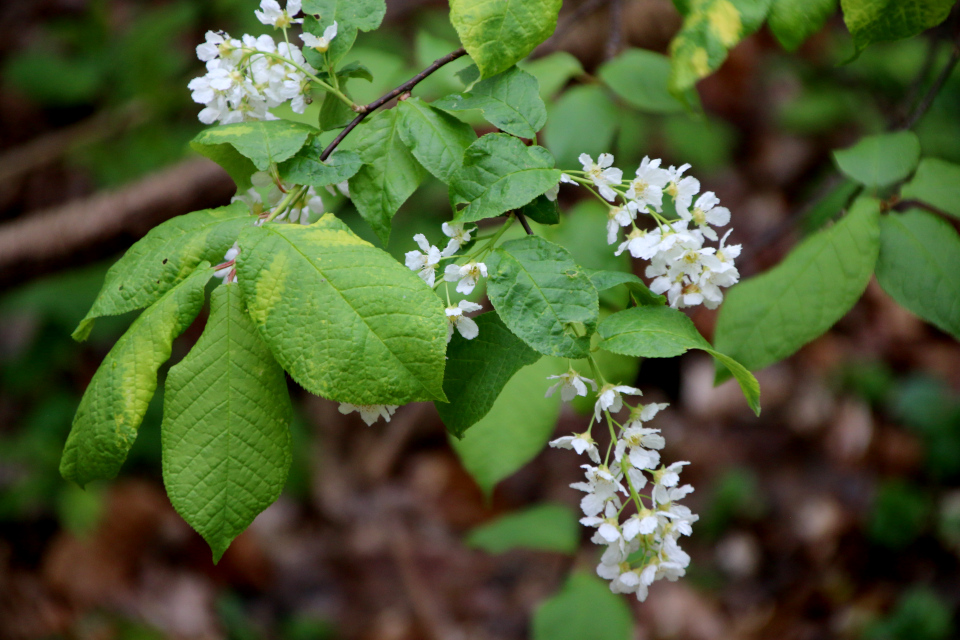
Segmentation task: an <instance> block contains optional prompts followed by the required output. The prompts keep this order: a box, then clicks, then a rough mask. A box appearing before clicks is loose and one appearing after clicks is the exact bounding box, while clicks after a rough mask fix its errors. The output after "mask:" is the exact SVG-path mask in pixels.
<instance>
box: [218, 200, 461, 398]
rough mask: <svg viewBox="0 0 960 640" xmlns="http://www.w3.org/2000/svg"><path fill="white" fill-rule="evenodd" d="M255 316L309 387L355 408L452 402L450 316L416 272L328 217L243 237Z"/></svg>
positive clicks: (247, 295)
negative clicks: (446, 372) (447, 387)
mask: <svg viewBox="0 0 960 640" xmlns="http://www.w3.org/2000/svg"><path fill="white" fill-rule="evenodd" d="M240 249H241V251H240V256H239V257H238V258H237V275H238V279H239V281H240V287H241V289H242V290H243V296H244V299H245V300H246V301H247V304H248V305H249V309H250V315H251V317H252V318H253V321H254V323H255V324H256V325H257V328H258V329H259V330H260V336H261V337H262V338H263V341H264V342H266V343H267V346H269V347H270V350H271V351H273V354H274V355H275V356H276V358H277V360H278V361H279V362H280V364H281V365H282V366H283V368H284V369H286V370H287V371H288V372H289V373H290V375H291V376H292V377H293V379H294V380H296V381H297V382H298V383H299V384H300V385H301V386H302V387H303V388H304V389H306V390H307V391H309V392H311V393H315V394H317V395H322V396H324V397H326V398H330V399H332V400H338V401H340V402H349V403H351V404H405V403H407V402H413V401H417V400H446V397H445V396H444V394H443V367H444V353H445V351H446V343H447V320H446V317H445V315H444V313H443V304H442V303H441V302H440V299H439V298H438V297H437V296H436V295H435V294H434V293H433V291H431V289H430V288H429V287H428V286H427V285H426V284H424V282H423V281H422V280H421V279H420V278H418V277H417V275H416V274H414V273H413V272H412V271H410V270H409V269H407V268H406V267H404V266H403V265H401V264H400V263H398V262H397V261H396V260H394V259H393V258H392V257H391V256H390V255H389V254H387V253H386V252H384V251H381V250H380V249H377V248H375V247H373V246H372V245H370V244H369V243H367V242H364V241H363V240H361V239H360V238H358V237H357V236H356V235H354V234H353V232H351V231H350V229H349V228H348V227H347V226H346V225H345V224H343V223H342V222H340V221H339V220H337V218H336V217H334V216H333V215H331V214H327V215H325V216H323V217H322V218H321V219H320V220H319V221H318V222H316V223H314V224H312V225H309V226H306V227H304V226H300V225H278V224H268V225H265V226H263V227H250V228H248V229H245V230H244V232H243V233H242V234H241V235H240Z"/></svg>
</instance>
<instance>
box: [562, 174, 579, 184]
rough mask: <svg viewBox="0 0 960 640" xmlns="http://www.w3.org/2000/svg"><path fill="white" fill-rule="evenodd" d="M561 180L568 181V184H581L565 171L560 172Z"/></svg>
mask: <svg viewBox="0 0 960 640" xmlns="http://www.w3.org/2000/svg"><path fill="white" fill-rule="evenodd" d="M560 182H565V183H567V184H572V185H573V186H577V185H578V184H580V183H579V182H577V181H576V180H574V179H573V178H571V177H570V176H568V175H567V174H565V173H561V174H560Z"/></svg>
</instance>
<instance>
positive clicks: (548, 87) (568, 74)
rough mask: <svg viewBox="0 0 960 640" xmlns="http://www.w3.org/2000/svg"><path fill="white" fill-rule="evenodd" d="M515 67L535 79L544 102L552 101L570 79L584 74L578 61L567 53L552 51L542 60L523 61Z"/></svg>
mask: <svg viewBox="0 0 960 640" xmlns="http://www.w3.org/2000/svg"><path fill="white" fill-rule="evenodd" d="M517 66H518V67H520V68H521V69H523V70H524V71H526V72H527V73H529V74H530V75H532V76H533V77H534V78H536V79H537V82H539V83H540V97H541V98H543V101H544V102H548V101H550V100H552V99H553V98H554V97H555V96H556V95H557V94H558V93H560V90H561V89H563V88H564V87H565V86H566V84H567V83H568V82H569V81H570V80H571V79H572V78H576V77H579V76H582V75H583V73H584V71H583V65H582V64H580V61H579V60H578V59H577V58H575V57H574V56H573V54H571V53H568V52H567V51H554V52H553V53H551V54H549V55H546V56H543V57H542V58H537V59H535V60H523V61H521V62H518V63H517Z"/></svg>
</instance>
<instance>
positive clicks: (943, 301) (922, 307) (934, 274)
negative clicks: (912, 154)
mask: <svg viewBox="0 0 960 640" xmlns="http://www.w3.org/2000/svg"><path fill="white" fill-rule="evenodd" d="M877 281H878V282H879V283H880V286H881V287H883V290H884V291H886V292H887V293H888V294H890V296H891V297H892V298H893V299H894V300H896V301H897V302H898V303H900V304H901V305H902V306H904V307H906V308H907V309H909V310H910V311H912V312H913V313H915V314H917V315H918V316H920V317H921V318H923V319H924V320H926V321H927V322H930V323H931V324H934V325H936V326H938V327H939V328H940V329H942V330H943V331H946V332H947V333H949V334H951V335H953V336H954V337H955V338H957V339H958V340H960V235H957V232H956V230H955V229H954V228H953V226H952V225H951V224H950V223H948V222H947V221H946V220H943V219H941V218H938V217H937V216H935V215H933V214H930V213H927V212H925V211H919V210H916V209H914V210H911V211H908V212H906V213H904V214H902V215H896V214H891V215H887V216H883V217H882V218H881V219H880V257H879V258H878V259H877Z"/></svg>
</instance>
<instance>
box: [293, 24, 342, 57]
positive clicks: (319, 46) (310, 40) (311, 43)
mask: <svg viewBox="0 0 960 640" xmlns="http://www.w3.org/2000/svg"><path fill="white" fill-rule="evenodd" d="M335 37H337V21H336V20H334V21H333V24H332V25H330V26H329V27H327V28H326V29H324V30H323V36H321V37H319V38H318V37H317V36H315V35H313V34H312V33H301V34H300V39H301V40H303V44H304V45H305V46H307V47H313V48H314V49H316V50H317V51H319V52H320V53H323V52H325V51H326V50H327V49H329V48H330V42H331V41H332V40H333V39H334V38H335Z"/></svg>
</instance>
